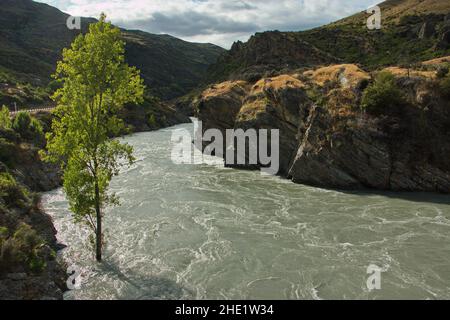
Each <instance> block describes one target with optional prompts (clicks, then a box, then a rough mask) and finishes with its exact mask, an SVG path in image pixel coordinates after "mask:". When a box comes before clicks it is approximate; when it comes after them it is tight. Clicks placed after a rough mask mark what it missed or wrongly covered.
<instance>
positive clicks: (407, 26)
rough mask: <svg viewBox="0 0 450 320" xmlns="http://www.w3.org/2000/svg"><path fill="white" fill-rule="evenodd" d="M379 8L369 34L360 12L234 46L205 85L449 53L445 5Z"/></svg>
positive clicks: (395, 0)
mask: <svg viewBox="0 0 450 320" xmlns="http://www.w3.org/2000/svg"><path fill="white" fill-rule="evenodd" d="M380 7H381V13H382V28H381V30H372V31H371V30H369V29H368V28H367V25H366V22H367V19H368V17H369V16H370V15H369V14H367V13H366V12H361V13H358V14H356V15H353V16H351V17H348V18H345V19H342V20H340V21H337V22H335V23H331V24H329V25H326V26H322V27H319V28H315V29H312V30H307V31H301V32H277V31H269V32H264V33H259V34H256V35H255V36H253V37H252V38H251V39H250V40H249V41H248V42H247V43H240V42H236V43H235V44H234V45H233V47H232V49H231V50H230V51H229V52H227V53H226V54H225V55H224V56H223V57H221V58H220V59H219V61H218V62H217V63H216V64H214V65H213V66H211V68H210V73H211V75H212V76H211V77H210V80H211V82H215V81H217V80H225V79H228V78H229V79H244V80H251V79H252V78H254V79H258V78H260V77H263V76H272V75H274V74H280V73H284V72H286V71H287V70H291V71H292V70H295V69H297V68H308V67H311V66H312V65H316V66H318V65H326V64H329V63H332V62H335V61H340V62H341V63H357V64H359V65H361V66H362V67H363V68H365V69H368V70H373V69H378V68H380V67H384V66H390V65H406V64H408V65H410V64H414V63H417V62H420V61H424V60H429V59H433V58H437V57H441V56H446V55H449V54H450V2H449V1H448V0H422V1H420V0H390V1H385V2H383V3H381V4H380ZM265 48H270V50H267V51H264V50H265ZM286 49H287V50H286ZM243 57H244V59H243ZM245 57H251V59H246V58H245ZM255 71H256V73H258V74H255Z"/></svg>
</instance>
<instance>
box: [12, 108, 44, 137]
mask: <svg viewBox="0 0 450 320" xmlns="http://www.w3.org/2000/svg"><path fill="white" fill-rule="evenodd" d="M12 128H13V129H14V130H15V131H16V132H17V133H18V134H20V136H21V137H22V138H24V139H29V140H38V141H40V140H42V138H43V136H44V133H43V129H42V125H41V123H40V122H39V120H37V119H36V118H34V117H32V116H30V114H29V113H27V112H24V111H21V112H19V113H18V114H17V116H16V117H15V119H14V122H13V124H12Z"/></svg>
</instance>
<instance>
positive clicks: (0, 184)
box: [0, 172, 29, 206]
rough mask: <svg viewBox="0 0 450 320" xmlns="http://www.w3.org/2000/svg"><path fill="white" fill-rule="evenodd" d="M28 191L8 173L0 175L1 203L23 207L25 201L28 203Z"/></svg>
mask: <svg viewBox="0 0 450 320" xmlns="http://www.w3.org/2000/svg"><path fill="white" fill-rule="evenodd" d="M28 196H29V195H28V191H27V190H26V189H25V188H23V187H22V186H20V185H19V184H18V183H17V182H16V180H15V179H14V177H13V176H12V175H11V174H9V173H7V172H1V173H0V201H1V202H3V203H4V204H6V205H11V204H15V205H18V206H23V204H24V201H26V202H28V201H29V197H28Z"/></svg>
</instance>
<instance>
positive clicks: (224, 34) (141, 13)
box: [40, 0, 376, 48]
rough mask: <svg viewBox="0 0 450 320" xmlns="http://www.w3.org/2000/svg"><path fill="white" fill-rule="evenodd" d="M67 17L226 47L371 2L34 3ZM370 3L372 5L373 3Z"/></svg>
mask: <svg viewBox="0 0 450 320" xmlns="http://www.w3.org/2000/svg"><path fill="white" fill-rule="evenodd" d="M40 1H41V2H46V3H49V4H51V5H54V6H57V7H58V8H60V9H62V10H63V11H65V12H68V13H70V14H72V15H81V16H95V17H98V16H99V14H100V13H101V12H105V13H106V14H107V15H108V18H109V19H111V21H112V22H113V23H114V24H116V25H118V26H120V27H124V28H132V29H141V30H144V31H147V32H151V33H166V34H171V35H173V36H176V37H179V38H182V39H184V40H188V41H196V42H211V43H216V44H218V45H221V46H223V47H226V48H228V47H230V46H231V44H232V43H233V42H234V41H236V40H242V41H245V40H247V39H248V38H249V37H250V36H251V35H252V34H253V33H255V32H260V31H266V30H275V29H276V30H280V31H297V30H305V29H309V28H313V27H317V26H320V25H322V24H325V23H329V22H332V21H334V20H338V19H340V18H343V17H346V16H348V15H351V14H353V13H356V12H358V11H361V10H364V9H366V8H367V7H369V6H370V5H372V4H374V1H373V0H115V1H111V0H40ZM375 2H376V1H375Z"/></svg>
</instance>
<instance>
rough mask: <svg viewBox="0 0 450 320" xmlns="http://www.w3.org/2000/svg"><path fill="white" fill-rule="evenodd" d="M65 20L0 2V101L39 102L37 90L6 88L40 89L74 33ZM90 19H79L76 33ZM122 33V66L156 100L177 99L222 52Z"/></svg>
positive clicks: (25, 0) (45, 8)
mask: <svg viewBox="0 0 450 320" xmlns="http://www.w3.org/2000/svg"><path fill="white" fill-rule="evenodd" d="M67 18H68V15H67V14H65V13H63V12H61V11H59V10H58V9H56V8H54V7H51V6H49V5H46V4H42V3H37V2H34V1H31V0H2V1H1V6H0V83H1V85H0V93H1V94H2V95H3V96H0V103H1V102H2V101H3V102H4V103H11V102H14V101H16V102H17V103H19V104H20V103H31V104H33V102H35V103H39V102H40V101H33V99H34V98H36V97H37V98H38V100H39V99H42V98H44V97H45V96H46V94H45V92H42V90H36V89H35V88H30V87H26V86H25V88H23V86H18V87H17V86H14V85H13V86H11V84H15V83H31V84H32V85H33V87H36V86H38V87H43V88H45V87H46V86H47V85H48V84H49V82H50V75H51V74H52V73H53V72H54V69H55V65H56V61H57V60H58V59H60V57H61V51H62V49H63V48H64V47H67V46H69V45H70V43H71V42H72V41H73V39H74V38H75V37H76V36H77V35H78V34H79V32H80V31H78V30H69V29H68V28H67V26H66V21H67ZM94 21H95V19H90V18H83V19H82V32H85V31H86V30H87V27H88V25H89V23H92V22H94ZM123 32H124V38H125V40H126V42H127V47H126V48H127V60H128V62H129V63H130V64H131V65H134V66H136V67H138V68H140V69H141V71H142V76H143V78H144V79H145V81H146V84H147V85H148V87H149V88H150V89H151V93H152V94H154V95H157V96H158V97H160V98H162V99H171V98H174V97H177V96H180V95H183V94H184V93H186V92H188V91H189V90H191V89H192V88H194V87H196V86H197V84H198V83H199V82H200V81H201V80H202V79H203V77H204V76H205V74H206V70H207V68H208V66H209V65H210V64H211V63H213V62H215V60H216V59H217V57H218V56H219V55H220V54H221V53H222V52H223V51H224V49H222V48H220V47H218V46H215V45H212V44H198V43H189V42H186V41H182V40H180V39H177V38H174V37H171V36H168V35H154V34H149V33H146V32H142V31H133V30H123ZM8 84H9V85H8ZM35 91H36V92H35ZM44 91H45V90H44ZM40 96H41V97H40ZM30 97H31V101H28V100H30Z"/></svg>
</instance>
